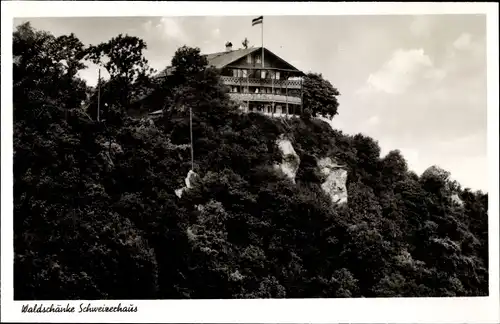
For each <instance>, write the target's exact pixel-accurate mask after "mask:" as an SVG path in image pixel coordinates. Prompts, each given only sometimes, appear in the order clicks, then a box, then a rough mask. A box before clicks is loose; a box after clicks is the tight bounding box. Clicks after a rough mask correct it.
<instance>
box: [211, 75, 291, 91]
mask: <svg viewBox="0 0 500 324" xmlns="http://www.w3.org/2000/svg"><path fill="white" fill-rule="evenodd" d="M220 78H221V81H222V83H224V84H225V85H231V86H250V87H272V86H274V87H275V88H281V89H286V88H288V89H300V87H301V85H300V81H299V80H276V79H274V80H273V79H256V78H237V77H232V76H221V77H220Z"/></svg>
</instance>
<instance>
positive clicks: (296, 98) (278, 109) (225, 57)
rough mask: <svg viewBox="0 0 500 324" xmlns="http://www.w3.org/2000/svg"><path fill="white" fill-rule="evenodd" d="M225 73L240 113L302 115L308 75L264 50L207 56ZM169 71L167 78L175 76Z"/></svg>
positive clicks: (229, 47)
mask: <svg viewBox="0 0 500 324" xmlns="http://www.w3.org/2000/svg"><path fill="white" fill-rule="evenodd" d="M204 56H205V57H206V58H207V60H208V64H209V65H210V66H214V67H215V68H217V69H219V70H220V71H221V81H222V83H223V84H225V85H226V86H228V88H229V96H230V97H231V99H232V100H233V101H235V102H237V103H239V105H240V109H242V110H244V111H246V112H250V111H255V112H263V113H266V114H277V115H285V114H286V115H299V114H300V112H301V110H302V81H303V76H304V73H303V72H302V71H300V70H298V69H297V68H295V67H294V66H292V65H291V64H290V63H288V62H286V61H285V60H283V59H282V58H280V57H278V56H277V55H276V54H274V53H273V52H271V51H270V50H268V49H267V48H262V47H251V48H243V49H237V50H233V49H232V44H231V43H230V42H228V43H226V50H225V51H223V52H218V53H212V54H205V55H204ZM172 72H173V71H172V69H171V68H167V70H166V74H167V75H168V74H170V73H172Z"/></svg>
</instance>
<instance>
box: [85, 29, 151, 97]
mask: <svg viewBox="0 0 500 324" xmlns="http://www.w3.org/2000/svg"><path fill="white" fill-rule="evenodd" d="M146 49H147V44H146V43H145V42H144V41H143V40H142V39H140V38H138V37H135V36H129V35H122V34H120V35H118V36H116V37H113V38H112V39H111V40H109V41H108V42H103V43H100V44H98V45H91V46H89V48H88V49H87V50H86V58H87V59H89V60H91V61H92V62H94V63H95V64H98V65H100V66H102V67H104V68H105V69H106V70H107V71H108V73H109V74H110V77H111V82H112V83H113V84H114V85H115V86H114V87H113V88H114V89H115V91H113V94H114V96H115V97H116V98H117V101H118V103H119V104H120V105H122V106H123V107H127V106H128V105H129V103H130V101H131V99H132V98H133V97H134V96H137V95H138V94H139V93H141V90H143V89H142V88H143V87H145V86H148V85H149V81H150V80H149V76H150V75H151V74H152V73H153V72H154V69H152V68H150V67H149V65H148V60H147V59H146V58H145V57H144V53H143V52H144V51H145V50H146Z"/></svg>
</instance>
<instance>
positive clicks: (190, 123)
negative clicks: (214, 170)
mask: <svg viewBox="0 0 500 324" xmlns="http://www.w3.org/2000/svg"><path fill="white" fill-rule="evenodd" d="M189 134H190V137H191V170H192V171H193V172H194V149H193V110H192V108H191V106H189Z"/></svg>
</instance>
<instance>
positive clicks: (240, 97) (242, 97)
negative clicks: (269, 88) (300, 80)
mask: <svg viewBox="0 0 500 324" xmlns="http://www.w3.org/2000/svg"><path fill="white" fill-rule="evenodd" d="M229 96H230V98H231V99H232V100H234V101H237V102H247V101H259V102H275V103H289V104H292V105H300V104H301V103H302V102H301V100H300V98H298V97H290V96H284V95H276V94H268V93H234V92H232V93H229Z"/></svg>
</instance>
